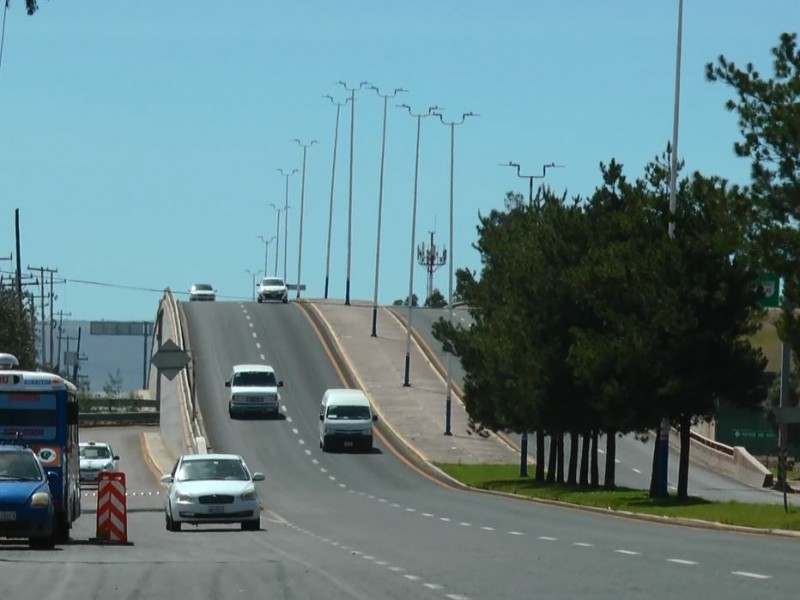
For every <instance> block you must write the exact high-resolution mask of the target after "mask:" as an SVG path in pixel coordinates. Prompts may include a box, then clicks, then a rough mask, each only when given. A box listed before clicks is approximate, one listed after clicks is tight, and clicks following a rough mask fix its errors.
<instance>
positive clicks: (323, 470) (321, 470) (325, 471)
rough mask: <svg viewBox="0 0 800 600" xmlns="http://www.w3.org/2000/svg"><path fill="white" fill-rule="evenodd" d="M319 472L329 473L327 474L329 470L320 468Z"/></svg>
mask: <svg viewBox="0 0 800 600" xmlns="http://www.w3.org/2000/svg"><path fill="white" fill-rule="evenodd" d="M319 472H320V473H327V472H328V469H326V468H325V467H320V468H319Z"/></svg>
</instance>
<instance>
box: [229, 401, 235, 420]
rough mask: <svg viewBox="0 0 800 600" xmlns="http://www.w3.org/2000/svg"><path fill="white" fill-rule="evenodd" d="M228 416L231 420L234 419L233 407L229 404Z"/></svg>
mask: <svg viewBox="0 0 800 600" xmlns="http://www.w3.org/2000/svg"><path fill="white" fill-rule="evenodd" d="M228 416H229V417H230V418H231V419H233V418H234V414H233V406H231V405H230V404H228Z"/></svg>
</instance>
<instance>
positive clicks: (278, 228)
mask: <svg viewBox="0 0 800 600" xmlns="http://www.w3.org/2000/svg"><path fill="white" fill-rule="evenodd" d="M269 205H270V206H271V207H272V208H273V209H274V210H276V211H277V212H278V221H277V223H276V224H275V236H274V237H275V269H274V270H273V272H272V273H273V275H275V277H277V276H278V254H279V253H280V249H281V211H282V210H283V208H282V207H278V206H275V203H274V202H270V203H269ZM286 208H287V209H289V208H290V207H289V205H288V204H287V205H286ZM266 274H267V271H266V269H265V270H264V275H266ZM284 283H286V280H285V279H284Z"/></svg>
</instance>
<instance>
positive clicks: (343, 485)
mask: <svg viewBox="0 0 800 600" xmlns="http://www.w3.org/2000/svg"><path fill="white" fill-rule="evenodd" d="M339 487H340V488H346V487H347V485H345V484H344V483H340V484H339Z"/></svg>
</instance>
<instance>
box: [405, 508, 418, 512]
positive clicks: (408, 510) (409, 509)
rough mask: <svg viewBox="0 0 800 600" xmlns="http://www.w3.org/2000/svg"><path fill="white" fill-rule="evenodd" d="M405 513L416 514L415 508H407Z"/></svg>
mask: <svg viewBox="0 0 800 600" xmlns="http://www.w3.org/2000/svg"><path fill="white" fill-rule="evenodd" d="M406 512H417V509H416V508H407V509H406Z"/></svg>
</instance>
